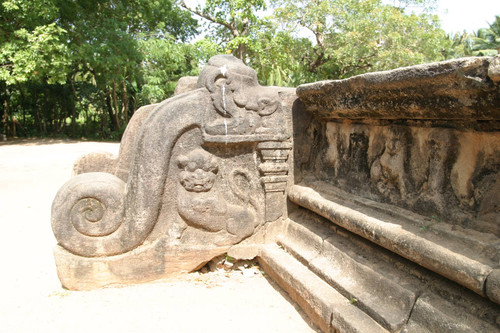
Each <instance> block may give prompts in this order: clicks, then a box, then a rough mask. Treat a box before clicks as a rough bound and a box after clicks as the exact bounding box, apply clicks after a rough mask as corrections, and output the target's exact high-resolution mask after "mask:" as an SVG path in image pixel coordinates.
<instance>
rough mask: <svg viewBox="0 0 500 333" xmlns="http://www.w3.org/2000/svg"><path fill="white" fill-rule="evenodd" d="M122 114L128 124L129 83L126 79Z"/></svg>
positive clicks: (123, 87) (123, 84) (123, 83)
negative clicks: (127, 83)
mask: <svg viewBox="0 0 500 333" xmlns="http://www.w3.org/2000/svg"><path fill="white" fill-rule="evenodd" d="M122 93H123V97H122V114H123V118H124V121H125V124H128V120H129V119H128V94H127V85H126V84H125V80H123V81H122Z"/></svg>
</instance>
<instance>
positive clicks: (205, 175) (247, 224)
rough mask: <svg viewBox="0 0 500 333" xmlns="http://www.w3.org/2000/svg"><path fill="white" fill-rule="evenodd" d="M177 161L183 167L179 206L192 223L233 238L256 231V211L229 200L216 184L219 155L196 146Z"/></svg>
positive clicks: (180, 210) (187, 220) (181, 212)
mask: <svg viewBox="0 0 500 333" xmlns="http://www.w3.org/2000/svg"><path fill="white" fill-rule="evenodd" d="M177 164H178V166H179V169H180V172H179V191H178V200H177V208H178V210H179V215H180V216H181V217H182V218H183V219H184V221H185V222H186V224H187V225H188V226H191V227H193V228H197V229H202V230H204V231H207V232H227V233H229V234H230V235H231V236H232V237H231V239H232V242H238V241H240V240H241V239H243V238H246V237H248V236H250V235H251V234H252V233H253V232H254V230H255V227H256V226H257V224H258V223H257V219H256V216H255V213H254V212H253V211H252V210H251V209H247V208H244V207H240V206H237V205H233V204H231V203H229V202H227V201H226V200H225V199H224V197H223V195H221V194H220V193H217V190H215V189H214V188H213V187H214V182H215V181H216V179H217V173H218V171H219V168H218V162H217V158H216V157H215V156H213V155H211V154H209V153H208V152H206V151H204V150H203V149H195V150H193V151H191V152H189V153H188V154H186V155H181V156H179V158H178V160H177ZM229 181H230V180H229ZM231 188H232V187H231ZM233 236H236V238H235V237H233Z"/></svg>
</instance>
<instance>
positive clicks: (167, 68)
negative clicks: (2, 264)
mask: <svg viewBox="0 0 500 333" xmlns="http://www.w3.org/2000/svg"><path fill="white" fill-rule="evenodd" d="M139 46H140V50H141V52H142V54H143V61H142V64H141V69H142V71H141V72H142V78H141V79H142V80H141V81H142V86H141V89H140V92H139V93H138V98H139V101H140V104H150V103H158V102H160V101H162V100H164V99H166V98H167V97H169V96H171V95H172V94H173V92H174V90H175V86H176V84H177V81H178V80H179V79H180V78H181V77H182V76H186V75H198V74H199V70H198V54H197V49H196V48H195V47H194V46H193V45H190V44H182V43H176V42H175V40H174V39H173V37H169V36H167V37H165V38H149V39H143V40H141V41H140V43H139ZM139 84H140V83H139ZM137 89H138V88H137ZM138 90H139V89H138Z"/></svg>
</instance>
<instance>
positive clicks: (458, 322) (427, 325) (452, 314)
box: [401, 295, 500, 333]
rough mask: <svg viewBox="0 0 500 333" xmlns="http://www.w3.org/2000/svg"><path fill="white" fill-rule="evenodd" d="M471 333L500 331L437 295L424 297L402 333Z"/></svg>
mask: <svg viewBox="0 0 500 333" xmlns="http://www.w3.org/2000/svg"><path fill="white" fill-rule="evenodd" d="M431 332H439V333H470V332H475V333H479V332H484V333H493V332H500V329H499V328H498V325H497V327H494V326H493V325H490V324H488V323H485V322H484V321H481V320H480V319H478V318H476V317H474V316H471V315H470V314H468V313H466V312H464V311H460V310H458V309H457V308H456V307H455V306H453V305H452V304H450V303H448V302H443V300H442V299H439V298H438V297H436V296H435V295H422V296H421V297H419V298H418V300H417V302H416V304H415V307H414V308H413V311H412V314H411V317H410V320H409V321H408V324H407V325H406V326H405V327H404V328H403V330H402V331H401V333H431Z"/></svg>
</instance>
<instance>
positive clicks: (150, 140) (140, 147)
mask: <svg viewBox="0 0 500 333" xmlns="http://www.w3.org/2000/svg"><path fill="white" fill-rule="evenodd" d="M198 85H199V86H200V88H201V89H196V90H193V91H190V92H186V93H184V94H179V95H177V96H174V97H172V98H170V99H168V100H166V101H163V102H162V103H160V104H158V105H149V106H145V107H143V108H141V109H139V110H138V111H137V112H136V114H135V115H134V117H133V118H132V120H131V122H130V124H129V126H128V128H127V130H126V131H125V133H124V137H123V140H122V145H121V150H120V154H119V157H118V162H117V163H116V164H115V165H113V167H114V169H115V170H114V172H113V171H110V170H108V169H106V170H102V171H106V172H100V173H83V174H81V175H78V176H77V177H74V178H73V179H71V180H69V181H68V182H67V183H66V184H65V185H63V187H62V188H61V189H60V191H59V192H58V194H57V196H56V198H55V199H54V203H53V206H52V227H53V230H54V234H55V236H56V239H57V240H58V243H59V245H60V247H59V248H58V250H57V251H56V252H55V254H56V261H57V263H58V264H57V267H58V271H59V276H60V277H61V280H62V281H63V284H64V285H65V286H66V287H68V288H72V289H89V288H93V287H99V286H102V285H106V284H116V283H130V282H140V281H147V280H152V279H157V278H161V277H165V276H169V275H171V274H175V273H176V272H177V273H182V272H184V271H186V270H188V271H189V270H193V269H197V268H198V267H200V265H201V266H202V265H203V264H204V263H206V262H207V261H209V260H210V259H212V258H213V257H215V256H218V255H221V254H223V253H225V252H227V251H228V250H229V249H230V248H231V246H234V245H236V244H239V243H241V242H242V241H243V240H247V239H249V238H251V237H252V235H254V234H256V233H258V231H259V230H260V229H262V228H263V226H264V225H265V224H266V223H267V222H273V221H275V220H277V219H278V218H280V217H281V216H283V215H285V214H284V208H285V207H284V200H285V198H286V196H285V193H284V192H285V189H286V186H287V185H286V184H287V181H288V175H287V173H288V166H287V160H288V154H289V151H290V149H291V143H290V141H289V139H290V137H291V133H290V130H289V124H290V120H289V119H288V118H287V117H288V116H287V114H290V113H291V112H290V108H291V105H290V104H287V103H289V101H290V100H291V97H290V96H292V95H293V94H294V92H295V91H294V90H293V89H292V90H290V89H282V88H275V87H271V88H265V87H261V86H260V85H259V84H258V82H257V79H256V74H255V71H254V70H252V69H251V68H249V67H247V66H245V65H244V64H243V63H242V62H241V61H240V60H238V59H236V58H234V57H232V56H216V57H214V58H212V59H211V60H210V61H209V62H208V64H207V67H206V69H204V70H203V71H202V73H201V75H200V78H199V80H198ZM264 184H265V185H264ZM268 184H270V185H268ZM268 193H269V194H271V195H272V196H273V200H269V198H268ZM275 200H278V201H277V202H281V204H275ZM246 248H248V249H249V251H251V252H253V253H255V252H256V251H255V249H254V248H252V246H251V244H247V247H246ZM244 249H245V247H241V248H240V252H241V251H244ZM64 251H67V252H68V253H67V254H64V253H65V252H64ZM201 253H203V255H201ZM240 256H244V253H240ZM179 260H181V261H182V264H180V263H179ZM139 262H140V263H141V264H140V265H135V264H134V263H139ZM134 266H136V268H134ZM75 267H82V269H81V271H82V272H83V271H84V272H85V274H80V273H81V272H80V273H78V272H75V269H74V268H75Z"/></svg>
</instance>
